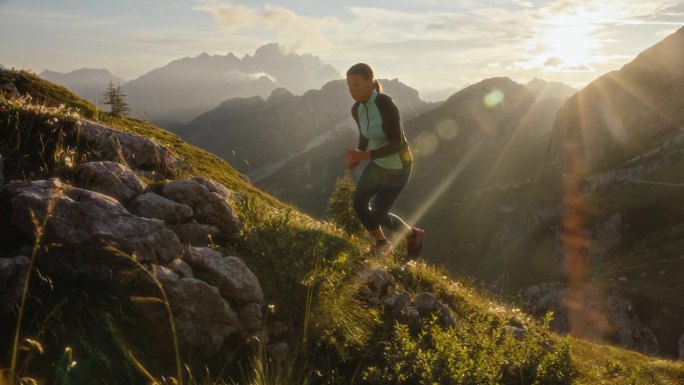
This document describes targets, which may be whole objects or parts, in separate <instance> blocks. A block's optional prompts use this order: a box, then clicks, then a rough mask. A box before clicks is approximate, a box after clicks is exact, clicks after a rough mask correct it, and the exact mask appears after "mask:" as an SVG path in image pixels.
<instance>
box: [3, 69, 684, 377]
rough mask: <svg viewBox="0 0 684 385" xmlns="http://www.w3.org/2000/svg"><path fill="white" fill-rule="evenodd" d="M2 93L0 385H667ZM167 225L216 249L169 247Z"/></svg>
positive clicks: (357, 244) (79, 121)
mask: <svg viewBox="0 0 684 385" xmlns="http://www.w3.org/2000/svg"><path fill="white" fill-rule="evenodd" d="M5 83H12V84H14V85H15V86H16V88H17V89H18V91H19V93H18V95H15V94H14V93H12V92H5V91H2V92H3V96H0V154H1V155H2V160H3V162H2V165H3V167H2V175H3V176H4V180H1V181H0V184H2V187H0V229H1V230H2V231H0V240H1V241H2V242H0V245H2V246H0V262H2V263H1V264H0V272H2V274H0V287H2V288H3V291H2V296H1V297H0V299H1V300H2V303H1V304H2V305H3V306H2V311H1V312H0V327H2V330H4V331H7V332H5V333H2V334H1V335H0V341H2V343H1V344H0V345H1V346H13V343H12V341H11V339H12V336H13V335H14V331H15V330H17V329H16V325H17V318H18V317H19V319H20V321H21V323H20V324H19V325H20V326H21V329H20V334H19V337H20V338H19V340H18V341H19V342H21V347H22V349H21V350H17V349H13V348H10V349H7V350H3V352H2V355H1V356H0V368H2V370H0V373H2V376H3V377H1V378H2V379H3V381H4V382H9V381H8V378H10V377H9V375H10V374H11V369H15V371H14V372H15V373H17V374H18V375H19V376H22V377H27V378H28V377H30V378H35V379H37V380H39V381H40V382H46V383H52V382H58V381H60V382H64V383H91V384H99V383H102V384H104V383H106V384H116V383H121V384H128V383H145V382H147V383H149V382H153V381H154V382H159V383H172V380H171V378H175V379H177V380H178V381H179V382H180V383H198V384H200V383H232V382H233V381H241V382H247V383H312V384H313V383H316V384H334V383H345V384H354V383H359V384H363V383H368V384H413V383H453V384H482V383H506V384H527V383H538V384H569V383H578V384H596V383H606V384H618V383H625V382H632V383H637V384H639V383H644V384H645V383H649V384H677V383H680V382H681V381H682V380H684V365H682V364H681V363H677V362H671V361H667V360H663V359H655V358H652V357H648V356H645V355H642V354H639V353H635V352H629V351H625V350H621V349H618V348H615V347H610V346H600V345H595V344H593V343H589V342H585V341H581V340H577V339H574V338H563V337H560V336H558V335H556V334H554V333H553V332H551V331H550V330H549V327H548V323H549V322H551V320H550V318H548V317H547V318H545V319H544V320H542V319H535V318H532V317H530V316H529V315H527V314H525V313H524V312H521V311H520V310H519V309H518V308H517V307H516V305H515V304H514V303H511V302H509V303H507V302H506V301H505V300H504V299H502V298H496V297H495V296H494V295H492V294H490V293H488V292H487V291H486V290H485V289H484V288H482V287H479V286H478V285H477V284H475V283H474V282H473V281H472V280H469V279H467V278H464V277H458V278H456V279H454V278H449V277H448V275H447V273H445V272H444V271H442V270H440V269H438V268H435V267H433V266H430V265H428V264H425V263H424V262H417V261H408V262H405V261H403V260H402V259H403V257H404V255H403V252H402V251H401V250H398V251H397V252H396V253H395V254H394V255H392V256H390V257H389V258H385V259H378V258H373V257H371V256H369V255H367V254H366V253H365V251H364V249H365V248H366V247H367V244H366V242H365V240H364V239H358V238H354V237H348V236H346V235H345V234H343V233H342V232H341V231H340V230H339V229H337V228H336V227H335V226H334V225H333V224H330V223H325V222H320V221H316V220H314V219H312V218H311V217H308V216H306V215H303V214H301V213H299V212H298V211H297V210H295V209H293V208H292V207H290V206H287V205H285V204H283V203H281V202H279V201H278V200H276V199H275V198H273V197H271V196H269V195H267V194H265V193H263V192H261V191H260V190H258V189H256V188H254V187H253V186H251V185H249V184H248V183H247V182H246V181H245V179H243V178H242V177H241V176H240V174H239V173H238V172H237V171H236V170H235V169H233V168H232V167H231V166H230V165H229V164H227V163H225V162H224V161H222V160H220V159H219V158H218V157H216V156H213V155H211V154H209V153H207V152H205V151H203V150H200V149H198V148H196V147H193V146H191V145H188V144H186V143H185V142H183V141H181V140H180V139H179V138H178V137H177V136H175V135H173V134H170V133H168V132H166V131H164V130H161V129H159V128H156V127H154V126H151V125H149V124H148V123H146V122H143V121H140V120H135V119H128V118H121V119H119V118H116V119H115V118H110V117H108V116H106V115H98V114H97V113H96V111H95V109H94V107H93V106H92V105H91V104H89V103H88V102H86V101H83V100H82V99H80V98H78V97H76V96H75V95H73V94H71V93H69V92H68V91H66V90H65V89H64V88H62V87H58V86H55V85H53V84H50V83H48V82H45V81H43V80H40V79H39V78H38V77H36V76H35V75H32V74H28V73H23V72H21V73H15V72H11V71H2V72H0V84H5ZM25 94H29V95H31V96H32V99H31V100H28V98H26V97H22V95H25ZM60 105H63V106H60ZM74 108H78V111H76V110H74ZM49 178H52V179H49ZM57 178H58V179H57ZM203 194H204V195H203ZM143 196H145V197H146V198H143ZM196 198H200V199H196ZM50 202H54V203H50ZM134 202H137V203H134ZM145 202H157V203H155V204H146V203H145ZM161 202H163V203H161ZM205 205H211V206H209V207H205ZM184 207H186V208H184ZM31 209H35V210H34V211H33V213H34V214H33V215H35V216H36V218H35V219H36V220H35V221H33V220H32V219H31V218H32V215H31V214H30V212H31ZM129 210H130V211H129ZM212 214H216V215H212ZM160 216H161V217H163V219H153V218H159V217H160ZM44 218H49V220H47V221H45V222H42V220H43V219H44ZM226 221H227V222H226ZM33 223H35V224H36V228H37V230H38V231H33V230H35V229H34V228H33ZM133 225H135V226H136V227H135V229H136V230H135V231H134V232H133V233H131V232H130V229H131V228H132V227H129V226H133ZM181 225H193V226H195V227H201V228H203V229H205V230H206V229H208V228H209V227H211V226H214V227H215V228H216V233H215V237H212V239H207V238H206V237H205V238H204V239H199V240H195V239H188V240H187V243H186V244H185V245H183V244H181V243H180V242H179V240H178V237H177V235H180V234H184V231H183V230H179V228H178V227H176V226H181ZM201 225H205V226H208V227H202V226H201ZM206 231H209V230H206ZM140 234H142V235H143V236H140ZM98 239H99V240H100V241H102V242H104V243H102V242H97V240H98ZM103 244H108V245H109V247H105V246H103ZM22 272H23V273H27V272H28V276H29V277H30V280H29V281H28V283H29V286H28V291H23V290H22V285H23V283H22V278H21V277H23V274H22ZM22 293H25V294H26V295H27V301H26V303H25V305H24V306H21V307H19V309H21V310H22V311H23V316H19V315H18V314H17V312H16V310H17V309H18V307H17V305H18V304H20V303H21V300H20V298H21V297H22V295H21V294H22ZM20 314H21V313H20ZM169 314H171V315H172V317H169ZM167 325H168V326H167ZM17 351H18V352H19V354H18V356H16V360H15V356H14V355H13V352H17ZM174 352H176V353H174ZM186 363H187V369H184V368H185V366H184V365H185V364H186ZM8 369H9V370H8ZM162 376H164V378H162Z"/></svg>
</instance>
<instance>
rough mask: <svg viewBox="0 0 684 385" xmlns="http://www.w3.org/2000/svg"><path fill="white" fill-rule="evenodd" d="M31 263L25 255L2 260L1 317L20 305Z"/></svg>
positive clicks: (0, 284)
mask: <svg viewBox="0 0 684 385" xmlns="http://www.w3.org/2000/svg"><path fill="white" fill-rule="evenodd" d="M29 263H30V260H29V259H28V258H27V257H25V256H23V255H19V256H16V257H14V258H0V315H2V314H9V313H11V312H12V311H13V310H14V308H15V307H16V306H17V305H18V304H19V301H20V299H21V290H22V287H23V285H24V278H25V277H26V269H28V266H29Z"/></svg>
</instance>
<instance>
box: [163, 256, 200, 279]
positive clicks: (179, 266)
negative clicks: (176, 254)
mask: <svg viewBox="0 0 684 385" xmlns="http://www.w3.org/2000/svg"><path fill="white" fill-rule="evenodd" d="M169 268H170V269H171V270H172V271H173V272H174V273H176V274H177V275H178V276H179V277H181V278H195V276H194V274H193V273H192V269H191V268H190V266H188V264H187V263H185V262H183V260H182V259H180V258H176V259H174V260H173V261H171V263H170V264H169Z"/></svg>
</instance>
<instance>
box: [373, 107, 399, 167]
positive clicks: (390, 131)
mask: <svg viewBox="0 0 684 385" xmlns="http://www.w3.org/2000/svg"><path fill="white" fill-rule="evenodd" d="M375 105H376V106H377V107H378V111H380V117H381V118H382V131H383V132H384V133H385V136H386V137H387V142H388V143H387V144H386V145H384V146H382V147H380V148H378V149H375V150H371V151H370V156H371V159H376V158H383V157H385V156H387V155H391V154H394V153H398V152H399V151H400V150H401V145H402V128H401V118H400V117H399V109H398V108H397V105H396V104H394V102H393V101H392V99H390V97H389V96H384V97H378V98H377V99H376V101H375Z"/></svg>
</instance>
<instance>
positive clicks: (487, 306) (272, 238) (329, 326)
mask: <svg viewBox="0 0 684 385" xmlns="http://www.w3.org/2000/svg"><path fill="white" fill-rule="evenodd" d="M14 76H16V77H17V79H14V81H15V83H16V85H17V87H18V88H19V89H20V91H21V92H25V93H29V94H30V95H32V96H33V100H34V101H36V102H39V103H45V104H47V105H58V104H65V105H67V106H70V107H77V108H79V109H80V111H81V114H82V116H84V117H86V118H89V119H93V120H97V117H98V113H97V111H96V110H95V107H94V106H93V105H92V104H90V103H88V102H86V101H84V100H82V99H80V98H78V97H76V96H75V95H73V94H71V93H70V92H69V91H68V90H66V89H65V88H63V87H59V86H56V85H53V84H51V83H48V82H46V81H43V80H41V79H40V78H38V77H37V76H35V75H32V74H28V73H24V72H21V73H17V74H15V75H14ZM7 80H8V79H3V78H2V76H0V83H3V82H5V81H7ZM105 120H106V123H107V124H109V125H111V126H112V127H114V128H117V129H120V130H123V131H128V132H132V133H136V134H140V135H145V136H148V137H151V138H153V139H155V140H156V141H158V142H159V143H161V144H163V145H166V146H168V147H169V148H171V149H172V150H173V151H174V152H175V153H176V154H177V155H178V156H180V157H182V158H183V159H185V160H187V161H188V162H189V163H190V164H191V165H192V167H193V174H196V175H203V176H206V177H209V178H212V179H215V180H217V181H220V182H221V183H223V184H225V185H226V186H227V187H228V188H230V189H233V190H235V191H238V192H240V193H244V194H245V195H247V196H249V197H250V198H252V199H250V202H251V203H250V204H249V205H248V206H245V207H240V210H241V211H240V214H241V215H242V217H243V219H244V220H245V230H244V233H243V238H242V239H241V240H240V241H238V242H236V243H235V244H231V245H223V246H222V247H223V248H224V249H225V251H226V252H232V251H235V252H237V253H239V255H241V256H242V257H243V258H244V259H245V260H246V262H247V263H248V264H249V265H250V267H251V268H252V269H254V270H255V272H256V273H257V275H258V276H259V277H260V281H261V282H262V284H263V286H264V290H265V292H266V297H267V298H268V299H269V300H270V301H272V302H273V303H274V304H275V308H276V309H277V310H276V312H275V314H274V315H273V316H272V317H275V318H279V319H282V320H283V321H285V322H288V323H289V324H290V325H291V326H293V327H295V328H296V329H297V330H303V332H301V333H300V334H302V335H303V336H302V337H301V338H302V341H303V344H304V345H306V344H307V342H308V341H309V340H315V341H318V342H317V343H316V344H315V345H311V344H309V345H308V348H307V349H306V351H305V352H304V353H303V354H304V356H306V357H307V360H308V361H310V362H313V363H314V365H315V366H316V367H317V368H318V369H321V370H322V371H323V372H324V373H326V374H329V373H331V371H330V370H331V368H333V369H334V365H332V366H329V367H328V368H326V367H325V364H324V363H322V361H323V359H321V357H328V358H333V359H335V358H338V359H339V358H340V357H342V358H344V359H346V360H347V361H348V362H349V363H350V364H352V365H359V366H361V365H362V364H363V363H364V361H363V359H360V360H358V359H356V360H355V359H353V358H352V359H350V358H349V357H353V356H354V355H355V354H370V353H369V352H375V353H377V352H378V350H377V349H376V347H375V345H377V344H384V343H385V342H386V341H385V339H386V338H388V337H389V334H388V330H389V329H391V324H389V325H388V324H387V322H385V323H383V321H382V318H381V316H380V309H378V308H373V307H371V306H366V305H364V304H363V303H360V302H359V301H358V300H356V298H355V297H354V295H353V292H354V290H353V289H354V288H356V287H358V285H359V282H358V279H357V277H358V275H357V273H358V272H359V271H361V270H363V269H365V268H366V267H367V266H368V265H369V264H374V263H375V264H377V262H372V261H367V260H366V259H365V256H364V253H363V250H362V248H363V247H364V242H363V241H362V240H358V239H354V238H352V239H351V240H350V239H349V238H347V237H344V236H343V235H342V234H341V233H340V232H339V230H337V229H335V228H334V227H333V226H331V225H329V224H327V223H322V222H319V221H315V220H313V219H312V218H310V217H307V216H305V215H303V214H301V213H299V212H297V211H296V210H295V209H294V208H292V207H290V206H288V205H286V204H283V203H282V202H280V201H278V200H277V199H275V198H273V197H272V196H270V195H268V194H265V193H263V192H262V191H260V190H258V189H255V188H254V187H252V186H251V185H249V184H248V183H246V182H245V181H244V180H243V179H242V178H241V177H240V175H239V173H237V172H236V171H235V170H234V169H233V168H232V167H231V166H230V165H228V164H227V163H225V162H224V161H223V160H221V159H219V158H218V157H216V156H214V155H212V154H210V153H207V152H206V151H203V150H200V149H198V148H196V147H193V146H191V145H188V144H186V143H184V142H182V141H181V140H180V139H179V138H178V137H177V136H176V135H173V134H171V133H168V132H166V131H164V130H162V129H159V128H157V127H154V126H152V125H150V124H148V123H146V122H144V121H140V120H135V119H128V118H125V119H105ZM382 264H383V265H384V267H386V268H388V269H389V270H392V271H394V272H395V273H396V274H397V276H398V282H397V284H396V286H395V287H394V288H393V290H394V291H401V289H404V290H407V291H409V292H413V293H419V292H422V291H431V292H433V293H435V294H437V295H438V297H439V298H440V299H441V300H443V301H444V302H446V303H448V304H449V305H450V307H451V308H452V309H454V311H455V313H456V314H457V315H458V316H459V317H460V318H459V319H460V320H467V319H469V318H470V317H471V316H476V315H485V316H492V317H494V318H496V319H500V320H502V321H504V322H508V323H512V324H517V325H530V324H533V323H535V322H536V321H534V320H531V319H530V318H529V317H528V316H526V315H524V314H522V313H520V312H519V311H517V310H516V309H515V308H514V307H513V306H511V305H507V304H506V303H504V302H502V301H500V300H497V299H495V298H493V297H492V295H490V294H488V293H487V292H485V291H482V290H479V289H478V288H476V287H474V286H473V285H470V284H468V283H467V282H466V281H464V280H462V279H459V280H452V279H450V278H449V277H447V276H446V274H445V273H444V272H443V271H441V270H440V269H435V268H432V267H429V266H425V265H422V264H417V265H416V264H413V265H404V264H402V263H400V262H399V261H395V260H392V259H390V260H386V261H383V262H382ZM309 295H310V296H309ZM309 299H310V300H309ZM461 325H462V326H461V327H462V328H463V329H464V330H468V331H469V332H472V333H475V332H477V331H476V330H472V331H470V330H469V329H468V327H469V326H468V325H467V324H461ZM479 332H482V331H479ZM476 337H477V336H476ZM551 338H552V339H553V340H554V341H560V340H561V339H562V338H561V337H558V336H553V335H552V336H551ZM482 339H486V337H484V336H482ZM331 351H332V352H331ZM571 353H572V362H573V364H574V365H575V366H576V369H577V371H578V377H577V383H580V384H596V383H606V384H623V383H636V384H677V383H682V381H684V365H683V364H682V363H676V362H669V361H665V360H660V359H654V358H651V357H647V356H644V355H641V354H638V353H634V352H629V351H625V350H621V349H618V348H613V347H606V346H601V345H596V344H592V343H589V342H584V341H580V340H572V348H571ZM371 361H372V360H371Z"/></svg>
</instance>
